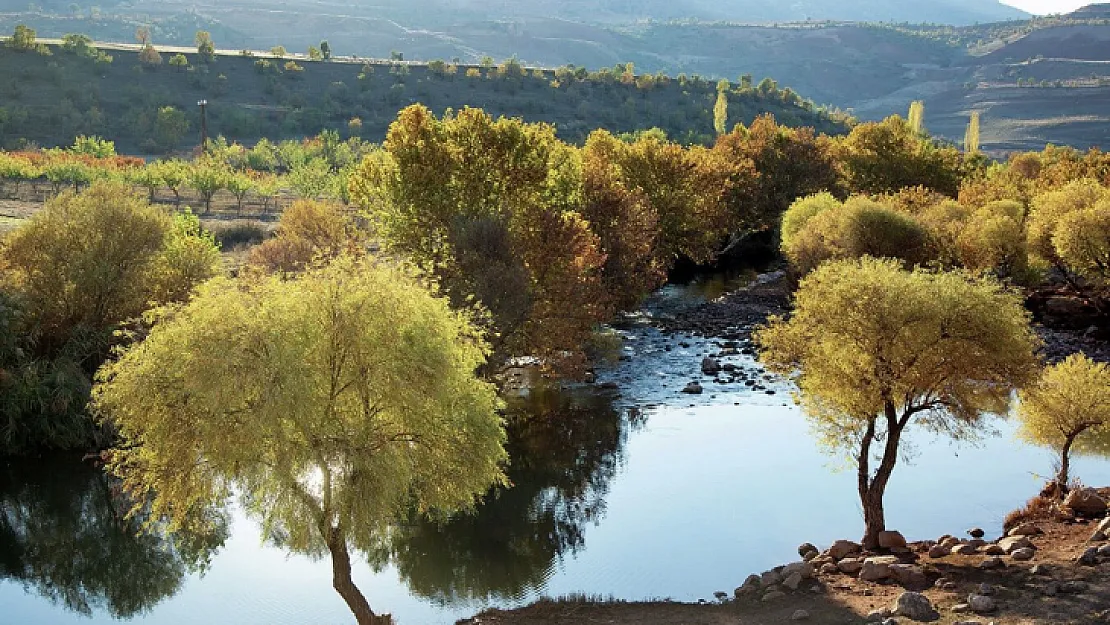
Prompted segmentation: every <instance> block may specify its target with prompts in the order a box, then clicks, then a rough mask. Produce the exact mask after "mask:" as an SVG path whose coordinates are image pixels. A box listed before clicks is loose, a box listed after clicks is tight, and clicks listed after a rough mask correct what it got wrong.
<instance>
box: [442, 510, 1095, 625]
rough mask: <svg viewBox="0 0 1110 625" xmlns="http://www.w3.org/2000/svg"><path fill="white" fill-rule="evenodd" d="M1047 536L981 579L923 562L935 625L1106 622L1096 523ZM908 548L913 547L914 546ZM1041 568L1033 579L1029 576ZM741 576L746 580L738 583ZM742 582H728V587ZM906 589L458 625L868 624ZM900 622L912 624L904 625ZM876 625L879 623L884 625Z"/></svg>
mask: <svg viewBox="0 0 1110 625" xmlns="http://www.w3.org/2000/svg"><path fill="white" fill-rule="evenodd" d="M1037 525H1038V527H1040V528H1041V529H1042V530H1043V531H1044V534H1043V535H1040V536H1034V537H1031V540H1032V542H1033V543H1034V544H1035V545H1036V547H1037V552H1036V556H1035V557H1034V558H1033V560H1031V561H1029V562H1016V561H1014V560H1012V559H1011V558H1009V557H1004V558H1003V560H1004V561H1005V566H1004V567H1003V568H1000V569H992V570H983V569H980V568H979V563H980V562H982V561H983V560H985V559H986V557H987V556H983V555H971V556H946V557H944V558H939V559H930V558H929V557H928V555H926V554H924V553H916V554H914V555H913V556H912V557H916V558H917V559H918V563H919V564H921V565H922V566H923V567H924V568H925V570H926V574H927V576H928V579H929V581H930V583H931V584H932V585H931V586H930V587H929V588H928V589H927V590H925V591H924V594H925V595H926V596H928V597H929V599H930V600H931V601H932V603H933V605H934V606H935V607H936V608H937V610H938V611H939V612H940V615H941V616H940V619H939V620H937V621H934V622H935V623H938V624H939V625H954V624H955V623H960V622H966V623H981V624H983V625H986V624H987V623H995V624H996V625H1034V624H1035V625H1065V624H1068V625H1071V624H1074V625H1088V624H1090V625H1094V624H1096V623H1100V624H1106V623H1110V562H1106V561H1104V562H1103V563H1102V564H1100V565H1098V566H1081V565H1079V564H1077V563H1076V559H1077V558H1078V556H1079V555H1080V554H1081V553H1082V552H1083V551H1084V549H1086V548H1087V547H1089V546H1091V544H1088V543H1087V542H1086V541H1087V540H1088V538H1089V537H1090V536H1091V534H1092V532H1093V531H1094V523H1091V522H1078V523H1058V522H1038V523H1037ZM911 546H913V545H912V544H911ZM1034 566H1036V567H1037V572H1036V573H1035V574H1034V572H1033V567H1034ZM740 577H742V576H740ZM940 578H943V579H944V580H947V581H950V582H953V583H954V584H955V586H954V587H950V589H948V590H944V589H941V588H939V587H937V586H936V585H935V584H933V582H935V581H936V580H937V579H940ZM741 581H743V580H742V579H741V578H739V577H738V579H736V580H722V584H724V583H726V582H727V583H730V584H736V583H739V582H741ZM1075 581H1079V582H1083V583H1084V584H1086V587H1085V590H1083V591H1082V592H1078V593H1074V594H1064V593H1053V595H1052V596H1049V595H1048V594H1047V593H1052V592H1053V590H1055V589H1057V588H1058V587H1059V585H1060V584H1062V583H1065V582H1075ZM981 584H988V585H990V586H992V587H993V589H994V592H993V594H992V595H991V597H992V598H993V599H994V600H995V602H996V603H997V604H998V608H997V610H995V611H994V612H991V613H989V614H985V615H974V614H957V613H954V612H953V611H952V607H953V606H955V605H956V604H959V603H964V602H965V601H966V598H967V596H968V595H969V594H971V593H972V592H979V589H980V585H981ZM903 591H904V589H903V588H901V587H899V586H897V585H895V584H893V583H872V582H866V581H860V580H858V579H854V578H851V577H848V576H847V575H843V574H835V575H818V576H817V578H816V579H815V580H814V581H809V582H805V583H803V585H802V586H801V587H800V588H799V590H798V591H797V592H794V593H792V594H789V595H787V596H785V597H782V598H780V599H777V600H773V601H770V602H766V603H764V602H761V601H759V600H758V599H745V600H735V601H729V602H728V603H714V604H686V603H676V602H644V603H620V602H605V601H593V600H589V599H566V600H557V601H548V600H545V601H540V602H538V603H535V604H533V605H530V606H527V607H524V608H520V609H517V610H507V611H506V610H488V611H486V612H483V613H481V614H479V615H477V616H475V617H473V618H471V619H467V620H463V621H459V623H460V624H467V625H470V624H475V625H477V624H482V625H563V624H565V625H571V624H579V623H613V624H622V625H623V624H632V623H636V624H641V625H663V624H664V623H667V624H677V623H683V624H688V625H717V624H724V623H729V624H731V625H737V624H739V625H763V624H767V625H770V624H772V623H789V622H793V621H792V618H793V617H794V615H795V613H796V612H797V611H798V610H804V611H806V612H807V613H808V614H809V616H808V618H806V619H804V620H802V621H800V622H804V623H820V624H826V623H828V624H830V625H831V624H845V625H847V624H863V623H866V622H869V621H868V618H867V615H868V614H869V613H870V612H872V611H873V610H878V609H882V608H885V607H889V606H891V605H892V604H893V603H894V602H895V600H896V598H897V597H898V595H899V594H901V593H902V592H903ZM897 620H898V622H899V623H903V624H905V623H910V622H912V621H910V620H909V619H906V618H903V617H898V618H897ZM871 622H879V620H878V619H876V620H873V621H871Z"/></svg>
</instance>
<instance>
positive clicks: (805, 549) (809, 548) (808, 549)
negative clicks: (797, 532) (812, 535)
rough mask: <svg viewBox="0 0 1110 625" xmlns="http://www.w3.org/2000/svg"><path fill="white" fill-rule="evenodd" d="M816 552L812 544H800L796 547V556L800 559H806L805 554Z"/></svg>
mask: <svg viewBox="0 0 1110 625" xmlns="http://www.w3.org/2000/svg"><path fill="white" fill-rule="evenodd" d="M817 551H818V549H817V547H816V546H814V545H813V543H802V544H800V545H798V556H799V557H802V558H804V557H806V554H807V553H816V552H817Z"/></svg>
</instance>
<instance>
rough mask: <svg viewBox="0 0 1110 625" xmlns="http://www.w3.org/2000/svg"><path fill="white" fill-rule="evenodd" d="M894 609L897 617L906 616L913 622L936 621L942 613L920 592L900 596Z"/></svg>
mask: <svg viewBox="0 0 1110 625" xmlns="http://www.w3.org/2000/svg"><path fill="white" fill-rule="evenodd" d="M892 609H893V612H894V614H895V615H897V616H904V617H906V618H908V619H910V620H912V621H935V620H937V619H939V618H940V613H939V612H937V610H936V608H934V607H933V604H932V602H930V601H929V598H928V597H926V596H925V595H923V594H921V593H918V592H904V593H902V594H900V595H898V599H896V600H895V602H894V606H893V608H892Z"/></svg>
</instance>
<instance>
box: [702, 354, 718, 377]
mask: <svg viewBox="0 0 1110 625" xmlns="http://www.w3.org/2000/svg"><path fill="white" fill-rule="evenodd" d="M720 370H721V363H720V361H718V360H717V359H716V358H710V357H708V356H706V357H705V358H702V359H701V372H702V373H704V374H705V375H716V374H717V372H718V371H720Z"/></svg>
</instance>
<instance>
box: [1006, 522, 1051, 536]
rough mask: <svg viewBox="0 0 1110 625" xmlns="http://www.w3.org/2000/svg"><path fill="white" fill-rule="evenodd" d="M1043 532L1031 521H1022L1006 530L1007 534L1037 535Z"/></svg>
mask: <svg viewBox="0 0 1110 625" xmlns="http://www.w3.org/2000/svg"><path fill="white" fill-rule="evenodd" d="M1043 533H1044V532H1043V531H1041V528H1039V527H1037V526H1036V525H1035V524H1033V523H1022V524H1021V525H1018V526H1017V527H1015V528H1013V529H1011V530H1010V531H1008V532H1006V535H1007V536H1039V535H1041V534H1043Z"/></svg>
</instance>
